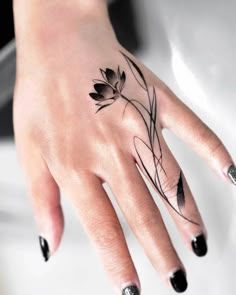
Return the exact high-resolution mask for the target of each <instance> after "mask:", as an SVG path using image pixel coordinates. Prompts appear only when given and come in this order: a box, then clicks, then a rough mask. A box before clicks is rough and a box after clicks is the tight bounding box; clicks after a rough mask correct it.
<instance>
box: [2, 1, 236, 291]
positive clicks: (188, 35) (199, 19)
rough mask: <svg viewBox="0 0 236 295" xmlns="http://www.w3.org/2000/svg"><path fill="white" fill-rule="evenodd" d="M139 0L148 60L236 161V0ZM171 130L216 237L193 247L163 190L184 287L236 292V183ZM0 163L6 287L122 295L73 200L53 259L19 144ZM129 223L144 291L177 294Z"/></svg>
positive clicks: (144, 57) (173, 145) (6, 147)
mask: <svg viewBox="0 0 236 295" xmlns="http://www.w3.org/2000/svg"><path fill="white" fill-rule="evenodd" d="M137 3H138V4H139V5H137V9H138V7H139V6H140V8H141V9H140V12H139V23H140V25H141V27H142V31H143V33H144V34H145V35H146V38H144V39H145V40H146V44H147V45H146V48H145V49H144V51H143V52H142V53H140V58H141V59H142V60H143V61H144V63H146V64H147V65H148V66H149V67H150V68H151V69H152V70H153V71H154V72H155V73H156V74H157V75H158V76H159V77H160V78H162V79H163V80H164V81H165V82H166V83H167V84H168V85H169V86H170V87H171V88H172V90H174V92H175V93H176V94H177V95H178V96H179V97H180V98H181V99H182V100H183V101H185V102H186V104H188V105H189V106H190V107H191V108H192V109H193V110H194V111H195V112H196V113H197V114H198V115H199V116H200V117H201V118H203V119H204V121H205V122H206V123H207V124H208V125H209V126H210V127H211V128H212V129H213V130H214V131H215V132H216V133H217V134H218V135H219V136H220V137H221V139H222V141H223V142H224V143H225V144H226V146H227V147H228V149H229V151H230V152H231V154H232V156H233V157H234V159H236V148H235V145H236V132H235V129H234V128H235V127H234V126H235V125H236V118H235V116H234V112H235V110H236V100H235V97H234V96H235V93H236V83H235V77H236V75H235V68H236V60H235V58H234V51H235V50H234V49H235V42H236V35H235V18H234V12H235V4H234V2H233V1H207V2H204V1H193V0H188V1H183V0H182V1H181V0H179V1H170V0H159V1H157V0H155V1H143V0H138V1H137ZM166 138H167V141H168V143H169V145H170V146H171V149H172V151H173V152H174V154H175V156H176V158H177V159H178V161H179V163H180V164H181V166H182V168H183V171H184V172H185V175H186V177H187V179H188V181H189V184H190V187H191V189H192V192H193V194H194V196H195V199H196V201H197V204H198V206H199V209H200V212H201V213H202V216H203V218H204V221H205V224H206V227H207V229H208V235H209V241H208V245H209V253H208V255H207V256H206V257H202V258H199V257H197V256H195V255H194V254H193V253H191V252H189V251H188V250H187V248H186V247H185V245H184V244H183V241H182V240H181V238H180V236H179V234H178V233H177V230H176V228H175V226H174V224H173V222H172V220H171V219H170V217H169V216H168V215H167V214H166V211H165V210H164V207H163V206H162V203H161V202H159V200H158V198H157V197H156V196H155V199H156V201H157V203H158V205H159V207H160V209H161V211H162V212H163V217H164V220H165V222H166V224H167V227H168V229H169V233H170V235H171V237H172V239H173V242H174V245H175V247H176V249H177V252H178V253H179V255H180V257H181V259H182V261H183V262H184V264H185V267H186V269H187V271H188V282H189V287H188V290H187V291H186V292H185V293H184V294H191V295H197V294H207V295H208V294H209V295H211V294H212V295H213V294H214V295H222V294H226V295H233V294H235V287H234V284H235V278H234V273H235V264H236V250H235V245H236V237H235V236H236V212H235V209H236V201H235V199H236V188H235V187H234V186H230V185H229V184H227V183H223V182H222V181H221V180H220V179H219V178H217V176H215V175H214V173H213V172H212V171H211V170H210V169H209V168H208V167H207V166H206V165H205V163H203V161H202V160H199V158H198V157H197V156H196V155H195V154H193V152H192V151H190V150H189V149H188V148H187V147H186V146H185V145H184V144H183V143H182V142H180V141H179V140H178V139H177V138H175V137H174V136H172V135H171V134H169V133H166ZM0 164H1V166H0V234H1V243H0V294H1V295H2V294H3V295H22V294H25V295H31V294H34V295H39V294H40V295H41V294H57V295H62V294H63V295H64V294H70V295H77V294H88V295H90V294H91V295H92V294H104V295H108V294H113V293H112V292H113V290H112V286H110V284H109V282H108V281H107V278H106V277H105V274H104V272H103V269H102V266H101V265H100V263H99V261H98V259H97V257H96V256H95V253H94V252H93V249H92V248H91V246H90V244H89V241H88V239H87V237H86V236H85V234H84V233H83V231H82V229H81V227H80V224H79V222H78V221H77V220H76V218H75V216H74V213H73V211H72V209H71V208H70V206H69V205H68V204H67V203H65V201H63V207H64V211H65V219H66V229H65V235H64V237H63V241H62V244H61V246H60V248H59V251H58V253H57V254H56V255H55V256H54V257H53V258H52V259H51V261H50V262H49V263H47V264H45V263H44V262H43V260H42V258H41V253H40V250H39V246H38V240H37V230H36V228H35V225H34V220H33V216H32V212H31V209H30V205H29V202H28V199H27V197H26V192H25V186H24V182H23V177H22V174H21V170H20V168H19V166H18V161H17V159H16V154H15V148H14V145H13V143H11V142H7V143H0ZM111 198H112V196H111ZM118 213H119V211H118ZM120 217H121V216H120ZM121 222H122V226H123V228H124V230H125V234H126V236H127V241H128V244H129V246H130V250H131V254H132V256H133V259H134V262H135V265H136V267H137V270H138V273H139V276H140V280H141V284H142V290H143V293H142V294H162V295H168V294H175V292H174V291H172V290H171V289H167V287H166V286H165V285H164V283H163V282H162V281H161V280H160V278H159V276H158V273H156V271H155V270H154V269H153V267H152V266H151V263H150V262H149V261H148V259H147V257H146V256H145V255H144V252H143V250H142V248H141V247H140V246H139V244H138V243H137V242H136V240H135V239H134V237H133V235H132V233H131V232H130V231H129V228H128V226H127V225H126V224H125V223H124V221H123V218H122V217H121Z"/></svg>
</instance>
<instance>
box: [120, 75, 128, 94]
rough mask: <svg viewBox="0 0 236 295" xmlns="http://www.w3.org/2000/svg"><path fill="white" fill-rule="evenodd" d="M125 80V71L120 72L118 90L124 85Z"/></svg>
mask: <svg viewBox="0 0 236 295" xmlns="http://www.w3.org/2000/svg"><path fill="white" fill-rule="evenodd" d="M125 80H126V75H125V72H123V73H122V75H121V77H120V85H119V86H120V92H121V91H122V90H123V88H124V86H125Z"/></svg>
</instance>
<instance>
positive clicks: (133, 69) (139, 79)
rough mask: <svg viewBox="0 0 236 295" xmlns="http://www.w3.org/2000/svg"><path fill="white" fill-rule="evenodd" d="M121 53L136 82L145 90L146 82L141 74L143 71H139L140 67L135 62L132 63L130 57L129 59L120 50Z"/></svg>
mask: <svg viewBox="0 0 236 295" xmlns="http://www.w3.org/2000/svg"><path fill="white" fill-rule="evenodd" d="M121 53H122V54H123V56H124V57H125V59H126V61H127V63H128V65H129V68H130V70H131V72H132V74H133V75H134V78H135V80H136V81H137V82H138V84H139V85H140V86H141V87H142V88H143V89H144V90H145V91H147V90H148V89H147V82H146V80H145V78H144V76H143V73H142V72H141V70H140V68H139V67H138V66H137V65H136V63H134V62H133V61H132V59H130V58H129V57H128V56H127V55H126V54H124V53H123V52H121Z"/></svg>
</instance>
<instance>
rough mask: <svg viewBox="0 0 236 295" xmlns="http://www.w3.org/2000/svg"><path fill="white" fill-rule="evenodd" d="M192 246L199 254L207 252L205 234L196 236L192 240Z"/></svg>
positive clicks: (202, 254)
mask: <svg viewBox="0 0 236 295" xmlns="http://www.w3.org/2000/svg"><path fill="white" fill-rule="evenodd" d="M192 248H193V251H194V253H195V254H196V255H197V256H204V255H206V254H207V243H206V239H205V237H204V235H203V234H201V235H199V236H196V237H195V238H194V239H193V240H192Z"/></svg>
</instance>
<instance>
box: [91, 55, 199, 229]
mask: <svg viewBox="0 0 236 295" xmlns="http://www.w3.org/2000/svg"><path fill="white" fill-rule="evenodd" d="M121 54H122V55H123V57H124V59H125V60H126V62H127V65H128V67H129V70H130V71H131V73H132V75H133V77H134V79H135V80H136V82H137V83H138V85H139V86H140V87H141V88H142V90H143V91H144V92H145V96H146V98H147V105H144V104H142V103H141V102H139V101H138V100H136V99H130V98H128V97H126V96H125V95H124V93H123V92H124V91H123V90H124V88H125V85H126V74H125V72H124V71H121V70H120V67H119V66H118V68H117V70H116V71H113V70H112V69H109V68H107V69H106V70H103V69H100V72H101V75H102V79H101V80H100V79H95V80H93V82H94V89H95V91H96V92H93V93H89V95H90V97H91V98H93V99H94V100H95V101H96V106H97V107H98V109H97V111H96V113H97V112H99V111H101V110H102V109H104V108H105V107H108V106H111V105H112V104H113V103H114V102H115V101H116V100H117V99H120V98H121V99H123V100H125V102H126V104H125V107H124V110H123V116H124V114H125V111H126V108H127V106H128V105H131V106H132V107H133V108H134V109H135V110H136V111H137V113H138V114H139V116H140V117H141V119H142V121H143V123H144V125H145V129H146V131H147V135H148V142H145V141H144V140H143V139H142V138H140V137H138V136H136V135H135V136H134V137H133V143H134V147H135V151H136V153H137V156H138V158H139V160H140V163H141V166H142V168H143V170H144V171H145V173H146V175H147V177H148V179H149V181H150V182H151V183H152V184H153V186H154V187H155V188H156V190H157V191H158V193H159V194H160V195H161V197H162V198H163V199H164V200H165V201H166V202H167V203H168V205H169V206H170V207H171V208H172V209H173V210H174V211H175V212H176V213H177V214H179V215H180V216H181V217H182V218H184V219H185V220H188V221H189V222H191V223H194V224H196V225H199V224H198V223H197V222H195V221H193V220H190V219H188V218H187V217H185V216H184V215H183V214H182V212H181V208H183V207H184V206H185V195H184V189H183V180H182V172H181V171H180V174H179V178H178V182H177V184H175V187H176V197H177V205H178V209H179V211H178V210H177V209H176V208H175V207H174V206H173V205H172V204H171V203H170V201H169V199H168V197H167V196H166V192H165V189H164V183H163V182H162V183H161V180H160V179H161V178H160V175H161V174H164V176H165V178H166V180H167V181H168V176H167V174H166V171H165V169H164V167H163V165H162V148H161V144H160V139H159V135H158V132H157V128H156V121H157V117H156V115H157V97H156V91H155V87H154V86H153V87H152V91H150V90H149V89H148V85H147V82H146V79H145V77H144V75H143V73H142V71H141V70H140V68H139V67H138V66H137V64H136V63H135V62H134V61H133V60H132V59H130V58H129V57H128V56H127V55H126V54H124V53H123V52H121ZM138 144H142V145H143V147H145V148H147V149H148V150H149V151H150V152H151V156H152V164H153V167H154V175H153V176H152V175H151V172H149V170H150V169H148V167H147V166H146V165H145V163H144V160H143V158H142V155H141V154H140V152H139V149H138ZM154 145H155V147H156V146H157V149H156V151H158V155H157V153H155V151H154ZM148 166H149V165H148Z"/></svg>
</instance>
